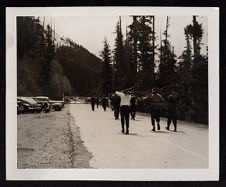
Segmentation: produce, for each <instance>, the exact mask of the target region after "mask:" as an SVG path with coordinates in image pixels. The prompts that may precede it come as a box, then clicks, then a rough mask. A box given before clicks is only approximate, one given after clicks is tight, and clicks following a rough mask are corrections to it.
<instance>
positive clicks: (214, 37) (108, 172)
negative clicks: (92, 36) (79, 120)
mask: <svg viewBox="0 0 226 187" xmlns="http://www.w3.org/2000/svg"><path fill="white" fill-rule="evenodd" d="M94 15H95V16H115V15H116V16H118V15H161V16H164V15H168V16H191V15H202V16H208V55H209V62H208V89H209V90H208V94H209V157H208V158H209V168H207V169H17V111H16V97H17V65H16V64H17V56H16V54H17V53H16V41H17V38H16V17H17V16H55V17H56V16H94ZM6 179H7V180H111V181H114V180H117V181H197V180H199V181H212V180H213V181H216V180H219V8H217V7H64V8H63V7H7V8H6Z"/></svg>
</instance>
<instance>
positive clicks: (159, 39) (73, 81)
mask: <svg viewBox="0 0 226 187" xmlns="http://www.w3.org/2000/svg"><path fill="white" fill-rule="evenodd" d="M7 19H8V21H7V24H8V25H6V28H7V30H6V31H7V32H6V33H7V68H6V73H7V78H6V79H7V85H6V86H7V90H8V92H7V95H6V100H7V102H8V104H9V105H8V104H7V106H6V107H7V110H6V115H7V116H6V120H8V123H7V125H8V126H7V127H6V136H7V137H6V143H7V147H6V158H7V163H6V166H7V176H8V178H9V179H12V180H17V179H23V180H36V179H42V180H43V179H44V180H47V179H50V180H52V179H55V180H58V179H66V180H67V179H68V180H81V179H82V180H90V179H94V180H96V179H98V180H110V179H112V180H205V179H206V180H209V179H210V180H218V178H219V173H218V172H219V171H218V170H219V111H218V110H219V109H218V107H219V103H218V102H219V101H218V97H219V96H218V94H217V93H218V92H219V87H218V84H219V80H218V78H217V74H218V73H219V72H218V71H219V69H218V66H219V57H218V50H219V49H218V37H219V36H218V35H219V33H218V29H219V28H218V25H217V23H218V21H219V18H218V9H216V8H215V9H214V8H201V7H200V8H178V7H177V8H173V7H172V8H169V7H168V8H167V7H165V8H164V7H162V8H157V7H155V8H153V7H125V8H123V7H90V8H87V7H86V8H84V7H83V8H82V7H80V8H79V7H77V8H75V7H74V8H73V7H71V8H60V7H58V8H50V7H49V8H31V7H30V8H29V7H27V8H7ZM11 21H12V22H11ZM13 122H14V123H13ZM12 142H13V143H12ZM10 144H11V145H12V146H10Z"/></svg>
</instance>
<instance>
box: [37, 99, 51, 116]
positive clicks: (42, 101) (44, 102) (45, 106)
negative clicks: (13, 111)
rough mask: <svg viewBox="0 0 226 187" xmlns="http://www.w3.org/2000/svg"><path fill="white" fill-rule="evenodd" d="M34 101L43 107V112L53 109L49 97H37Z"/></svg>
mask: <svg viewBox="0 0 226 187" xmlns="http://www.w3.org/2000/svg"><path fill="white" fill-rule="evenodd" d="M33 99H34V100H35V101H36V102H37V103H38V104H40V105H41V108H42V111H45V112H49V111H50V108H51V104H50V101H49V97H46V96H36V97H33Z"/></svg>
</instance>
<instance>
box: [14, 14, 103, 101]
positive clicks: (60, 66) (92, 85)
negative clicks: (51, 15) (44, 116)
mask: <svg viewBox="0 0 226 187" xmlns="http://www.w3.org/2000/svg"><path fill="white" fill-rule="evenodd" d="M61 40H62V42H61V45H59V42H58V41H56V38H55V31H54V30H53V29H52V28H51V26H50V25H47V27H44V24H43V23H41V21H40V20H39V19H38V18H35V17H17V41H18V42H17V92H18V93H17V94H18V95H19V96H37V95H45V96H49V97H51V98H53V99H62V95H63V93H64V94H65V95H82V96H89V95H90V93H93V92H96V91H97V90H98V85H99V81H100V71H101V63H100V59H99V58H97V57H96V56H95V55H93V54H91V53H90V52H89V51H88V50H86V49H85V48H83V47H82V46H80V45H77V44H76V43H75V42H73V41H71V40H70V39H69V38H66V39H64V38H61Z"/></svg>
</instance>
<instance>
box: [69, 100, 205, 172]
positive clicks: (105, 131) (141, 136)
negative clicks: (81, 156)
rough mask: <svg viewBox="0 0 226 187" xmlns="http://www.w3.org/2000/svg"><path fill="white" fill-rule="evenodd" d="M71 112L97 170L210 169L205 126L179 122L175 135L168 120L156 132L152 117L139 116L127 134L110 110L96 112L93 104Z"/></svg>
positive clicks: (82, 105) (73, 105) (131, 122)
mask: <svg viewBox="0 0 226 187" xmlns="http://www.w3.org/2000/svg"><path fill="white" fill-rule="evenodd" d="M70 111H71V114H72V115H73V117H74V119H75V123H76V125H77V126H79V127H80V132H81V138H82V140H84V142H85V146H86V147H87V148H88V150H89V151H90V152H92V154H93V158H92V159H91V161H90V166H91V167H93V168H110V169H111V168H144V169H152V168H170V169H176V168H185V169H188V168H208V128H207V127H206V126H205V125H200V124H195V123H190V122H182V121H179V122H178V132H173V131H167V130H165V126H166V119H162V121H161V130H160V131H159V132H152V131H151V122H150V117H149V116H147V115H146V116H145V115H138V116H137V118H136V120H135V121H130V134H129V135H126V134H122V133H121V125H120V121H119V120H115V119H114V117H113V112H112V111H111V110H110V109H109V108H107V111H106V112H104V111H103V109H102V108H101V107H99V108H96V109H95V111H94V112H93V111H91V106H90V105H86V104H71V105H70ZM171 129H173V126H172V127H171Z"/></svg>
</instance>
